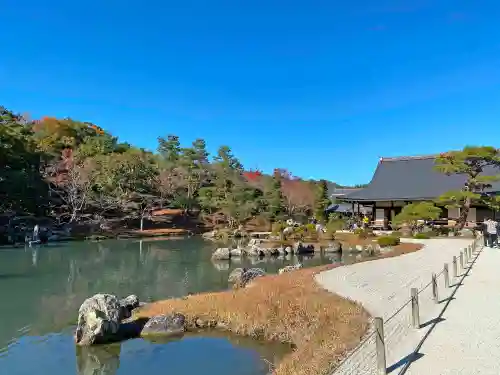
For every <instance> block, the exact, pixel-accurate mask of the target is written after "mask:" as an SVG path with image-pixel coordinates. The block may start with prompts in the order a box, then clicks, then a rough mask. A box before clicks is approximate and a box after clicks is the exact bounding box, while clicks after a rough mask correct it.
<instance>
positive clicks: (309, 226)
mask: <svg viewBox="0 0 500 375" xmlns="http://www.w3.org/2000/svg"><path fill="white" fill-rule="evenodd" d="M304 227H305V229H306V231H307V232H316V224H312V223H309V224H306V225H304Z"/></svg>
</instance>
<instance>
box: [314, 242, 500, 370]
mask: <svg viewBox="0 0 500 375" xmlns="http://www.w3.org/2000/svg"><path fill="white" fill-rule="evenodd" d="M419 242H422V243H424V245H425V247H424V248H423V249H422V250H420V251H417V252H415V253H411V254H407V255H403V256H400V257H395V258H386V259H380V260H376V261H372V262H365V263H358V264H354V265H351V266H345V267H339V268H335V269H332V270H329V271H326V272H322V273H320V274H319V275H317V276H316V279H317V281H318V283H319V284H320V285H322V286H323V287H324V288H325V289H327V290H329V291H331V292H334V293H336V294H339V295H341V296H343V297H346V298H350V299H352V300H355V301H358V302H360V303H361V304H362V305H363V306H364V307H365V308H366V309H367V310H368V312H369V313H370V314H371V315H372V316H374V317H382V318H383V319H384V333H385V342H386V351H387V366H388V373H390V374H399V373H401V372H402V371H404V370H405V367H406V365H407V364H408V363H409V359H410V358H414V362H413V363H412V364H411V366H410V367H409V369H414V370H413V371H414V372H411V374H412V375H427V374H436V375H438V374H448V372H439V371H441V370H439V371H437V370H436V368H435V366H442V367H443V368H447V366H448V365H447V364H446V363H442V362H443V360H442V359H441V360H440V359H437V361H438V363H436V364H434V363H431V362H430V361H431V359H430V356H429V359H426V358H425V357H426V356H427V355H425V356H421V355H417V356H413V353H414V350H415V348H416V347H417V346H418V345H419V343H420V342H421V341H422V340H423V338H424V337H426V334H427V333H428V332H429V331H430V330H433V331H432V332H431V334H430V335H429V337H432V335H434V332H436V331H437V328H438V327H439V326H441V325H444V323H445V322H446V321H447V320H448V318H447V314H449V311H451V310H454V311H455V314H456V316H458V317H460V316H461V314H462V313H461V311H460V310H462V309H463V307H462V306H466V305H468V304H469V302H470V301H469V300H470V297H469V296H468V295H464V294H465V293H464V292H462V289H465V285H464V286H463V287H460V288H458V291H457V293H456V294H455V296H454V298H455V299H453V300H452V301H451V302H450V304H449V305H448V302H449V300H448V299H449V297H450V295H451V294H452V293H453V291H454V290H455V288H454V287H451V288H445V287H444V276H443V275H442V274H441V275H440V273H441V272H442V270H443V266H444V264H445V263H448V264H449V270H450V278H451V279H452V280H451V282H450V284H452V286H453V284H454V283H458V281H459V280H460V277H458V278H456V279H453V277H452V275H453V267H452V258H453V256H457V258H458V256H459V254H460V251H461V250H462V249H463V248H464V247H466V246H468V245H470V244H471V243H472V241H471V240H462V239H433V240H421V241H419ZM498 252H499V253H498V256H499V262H500V250H499V251H498ZM458 259H459V258H458ZM458 263H459V262H458ZM482 263H487V261H486V262H484V261H482ZM497 264H499V263H497V262H493V264H489V266H490V271H489V272H486V275H484V277H485V278H488V277H489V274H490V273H492V272H493V271H492V270H495V269H498V267H497V266H496V265H497ZM486 267H488V264H486ZM458 269H459V272H458V273H459V276H460V274H463V273H464V272H466V270H464V271H463V272H462V270H461V269H460V265H459V266H458ZM480 272H481V271H476V270H475V266H474V269H473V270H472V272H471V273H470V274H469V275H468V276H467V277H466V278H465V281H464V284H466V283H469V279H471V280H472V279H474V278H478V275H477V274H479V273H480ZM432 273H435V274H437V275H438V296H439V302H440V303H435V302H434V300H433V298H432V288H431V287H430V285H429V284H430V281H431V277H432ZM498 279H500V276H498ZM495 281H496V280H495ZM475 283H479V284H481V281H477V282H475ZM493 284H494V281H493V282H492V285H493ZM411 288H418V289H419V290H421V292H420V293H419V306H420V323H421V328H420V329H414V328H412V325H411V306H410V304H409V303H408V302H409V298H410V289H411ZM472 288H475V290H477V285H476V286H475V287H474V286H472ZM461 294H462V295H464V296H462V295H461ZM490 297H491V295H490ZM477 299H478V297H476V300H477ZM458 300H460V302H457V301H458ZM478 303H479V302H478ZM459 304H460V305H459ZM498 304H499V305H498V310H496V311H498V313H497V314H494V315H495V316H494V317H493V320H494V321H495V323H500V301H499V302H498ZM446 306H448V308H447V309H446V311H445V313H444V316H443V318H444V319H446V321H441V319H440V318H439V316H440V314H441V312H442V311H443V309H444V308H445V307H446ZM485 306H488V305H487V304H486V305H482V306H480V305H477V307H476V308H477V309H481V308H482V309H483V311H484V309H485ZM471 308H472V307H471ZM398 310H400V312H399V313H397V314H396V315H395V316H393V315H394V314H395V313H396V312H397V311H398ZM457 310H458V311H457ZM461 317H462V319H464V318H466V316H465V315H464V316H461ZM490 318H491V317H490ZM490 320H491V319H490ZM436 321H438V322H439V321H440V322H439V323H437V324H434V323H435V322H436ZM467 322H468V323H469V325H468V327H467V328H468V330H469V331H471V329H472V326H473V325H474V327H475V323H474V324H473V322H472V321H470V320H468V319H467ZM434 326H435V328H434ZM497 326H498V324H497ZM433 328H434V329H433ZM462 330H464V328H462ZM487 330H491V327H489V328H487ZM441 331H444V333H442V336H443V340H445V339H446V338H447V337H448V336H449V333H448V332H447V329H446V328H443V329H441ZM463 335H464V336H468V335H466V333H465V332H464V334H463ZM495 336H496V335H495ZM427 340H429V338H427V339H426V340H425V341H424V343H426V342H427ZM474 342H475V341H471V343H474ZM499 344H500V343H499ZM443 345H444V346H446V345H448V348H447V349H448V351H449V352H451V353H453V352H454V349H453V345H454V343H453V342H452V341H450V340H448V341H444V342H443ZM457 345H458V344H457ZM474 345H475V344H474ZM497 345H498V344H497ZM465 347H469V346H468V345H466V346H465ZM465 347H464V353H465V352H466V349H465ZM423 350H425V349H424V348H422V350H420V352H422V351H423ZM430 350H434V349H430ZM436 350H441V348H439V349H436ZM457 351H458V350H457ZM499 355H500V352H499ZM443 356H445V355H444V354H443ZM450 356H451V357H449V358H450V360H451V358H452V354H450ZM420 357H421V358H420ZM418 358H420V359H418ZM445 358H446V357H445ZM462 358H463V357H462ZM459 360H460V358H459ZM424 361H425V362H424ZM439 361H441V363H439ZM419 362H421V363H422V365H421V366H424V367H421V370H418V369H417V367H416V366H417V364H419ZM446 362H448V361H446ZM497 362H498V361H497ZM425 363H427V367H425V366H426V365H425ZM375 373H377V371H376V357H375V337H374V335H371V336H369V337H368V338H367V339H366V342H365V343H364V344H363V345H361V347H360V349H359V350H357V351H356V352H355V353H354V355H352V356H351V357H350V358H349V359H348V360H347V361H345V362H344V363H343V364H342V365H341V366H340V367H339V368H338V369H337V371H336V372H335V375H339V374H342V375H347V374H349V375H355V374H356V375H358V374H359V375H364V374H366V375H368V374H375ZM406 373H407V374H408V373H409V372H406ZM452 373H453V374H457V373H460V372H457V371H455V372H453V371H451V372H449V374H452ZM462 373H464V374H465V373H467V374H472V373H474V374H475V373H479V372H476V371H472V372H470V371H469V370H467V371H466V372H462ZM487 373H488V374H490V373H491V372H487ZM498 373H499V371H497V372H495V374H498ZM481 374H482V373H481ZM485 374H486V373H485Z"/></svg>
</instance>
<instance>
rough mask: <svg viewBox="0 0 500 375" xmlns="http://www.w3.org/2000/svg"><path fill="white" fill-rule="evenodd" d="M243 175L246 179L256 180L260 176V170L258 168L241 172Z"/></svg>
mask: <svg viewBox="0 0 500 375" xmlns="http://www.w3.org/2000/svg"><path fill="white" fill-rule="evenodd" d="M243 176H244V177H245V178H246V179H247V181H249V182H251V181H257V180H259V179H260V178H261V177H262V172H261V171H259V170H255V171H253V170H249V171H248V172H243Z"/></svg>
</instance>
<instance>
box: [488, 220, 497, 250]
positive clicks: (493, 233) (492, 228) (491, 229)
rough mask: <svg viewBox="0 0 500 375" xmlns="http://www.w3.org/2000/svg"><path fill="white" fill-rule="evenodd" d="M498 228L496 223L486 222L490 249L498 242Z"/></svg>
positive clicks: (492, 221)
mask: <svg viewBox="0 0 500 375" xmlns="http://www.w3.org/2000/svg"><path fill="white" fill-rule="evenodd" d="M497 227H498V224H497V222H496V221H494V220H491V219H488V221H487V222H486V233H487V234H488V247H493V246H494V245H495V244H496V242H497Z"/></svg>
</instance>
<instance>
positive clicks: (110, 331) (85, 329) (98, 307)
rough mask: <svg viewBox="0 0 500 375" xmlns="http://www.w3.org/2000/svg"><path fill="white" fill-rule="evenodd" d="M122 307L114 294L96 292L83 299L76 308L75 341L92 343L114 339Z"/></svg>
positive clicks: (84, 343)
mask: <svg viewBox="0 0 500 375" xmlns="http://www.w3.org/2000/svg"><path fill="white" fill-rule="evenodd" d="M121 312H122V308H121V306H120V302H119V300H118V298H117V297H116V296H113V295H111V294H96V295H94V296H92V297H90V298H87V299H86V300H85V301H83V303H82V305H81V306H80V309H79V310H78V322H77V327H76V331H75V342H76V343H77V344H78V345H93V344H100V343H105V342H110V341H115V339H116V335H117V333H118V330H119V328H120V320H121Z"/></svg>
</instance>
